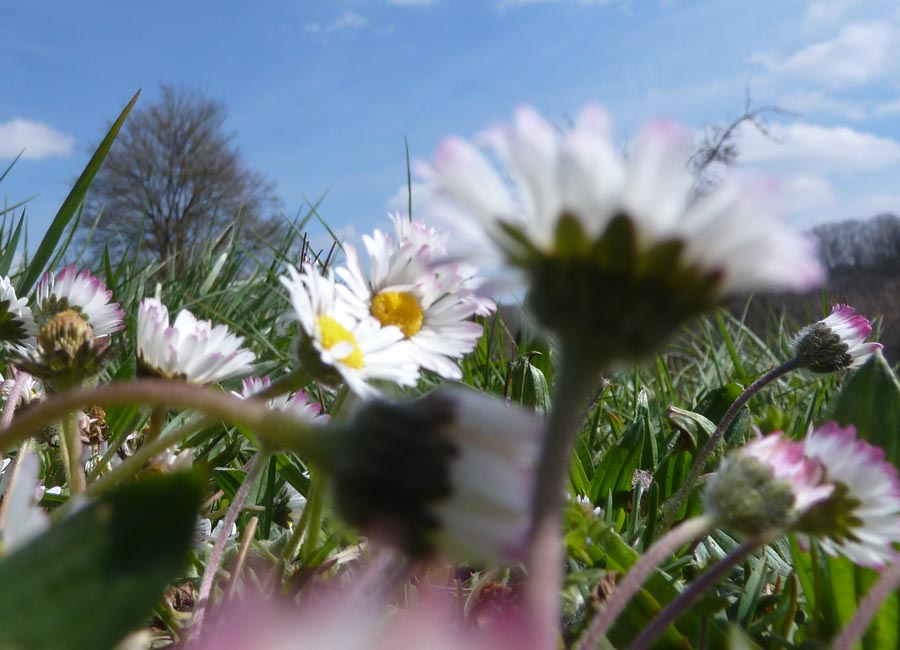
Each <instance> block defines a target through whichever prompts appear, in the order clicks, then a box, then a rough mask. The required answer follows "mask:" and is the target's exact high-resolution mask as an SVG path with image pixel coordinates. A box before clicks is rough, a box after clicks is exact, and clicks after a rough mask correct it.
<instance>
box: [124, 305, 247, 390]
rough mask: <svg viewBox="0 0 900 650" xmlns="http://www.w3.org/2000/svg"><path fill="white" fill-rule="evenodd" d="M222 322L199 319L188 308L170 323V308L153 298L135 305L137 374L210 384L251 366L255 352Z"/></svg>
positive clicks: (238, 373) (242, 372) (245, 370)
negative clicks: (136, 308)
mask: <svg viewBox="0 0 900 650" xmlns="http://www.w3.org/2000/svg"><path fill="white" fill-rule="evenodd" d="M243 342H244V339H243V337H240V336H235V335H234V334H232V333H231V331H230V330H229V329H228V327H227V326H225V325H216V326H213V324H212V323H211V322H210V321H208V320H198V319H197V317H196V316H194V315H193V314H192V313H191V312H189V311H188V310H187V309H182V310H181V311H180V312H178V316H176V318H175V322H174V323H172V324H169V310H168V309H166V306H165V305H164V304H162V303H161V302H160V301H159V300H157V299H156V298H144V299H143V300H142V301H141V304H140V305H139V306H138V316H137V361H138V370H139V373H140V374H144V375H150V376H154V377H162V378H165V379H182V380H184V381H187V382H190V383H192V384H212V383H216V382H220V381H223V380H225V379H228V378H229V377H234V376H236V375H242V374H246V373H248V372H250V371H251V370H253V361H254V360H255V359H256V355H254V354H253V352H251V351H250V350H248V349H246V348H244V347H242V344H243Z"/></svg>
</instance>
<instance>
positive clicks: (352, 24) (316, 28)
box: [306, 11, 366, 36]
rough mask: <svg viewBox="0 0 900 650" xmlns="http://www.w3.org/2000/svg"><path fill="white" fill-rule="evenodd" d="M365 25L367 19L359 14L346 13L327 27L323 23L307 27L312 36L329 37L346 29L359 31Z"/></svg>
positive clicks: (310, 24)
mask: <svg viewBox="0 0 900 650" xmlns="http://www.w3.org/2000/svg"><path fill="white" fill-rule="evenodd" d="M365 24H366V19H365V17H363V16H360V15H359V14H357V13H354V12H352V11H345V12H344V13H342V14H341V15H340V16H338V17H337V18H336V19H335V20H334V21H333V22H331V23H329V24H327V25H322V23H309V24H308V25H306V31H307V32H309V33H311V34H318V35H320V36H328V35H329V34H333V33H334V32H338V31H341V30H344V29H350V30H352V29H359V28H360V27H363V26H365Z"/></svg>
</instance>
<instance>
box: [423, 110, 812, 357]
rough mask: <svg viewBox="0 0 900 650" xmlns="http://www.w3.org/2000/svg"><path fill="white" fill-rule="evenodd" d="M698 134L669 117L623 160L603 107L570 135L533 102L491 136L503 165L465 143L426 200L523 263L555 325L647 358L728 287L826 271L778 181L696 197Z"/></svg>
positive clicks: (450, 150)
mask: <svg viewBox="0 0 900 650" xmlns="http://www.w3.org/2000/svg"><path fill="white" fill-rule="evenodd" d="M690 142H691V138H690V133H689V132H688V131H687V130H686V129H683V128H680V127H678V126H676V125H674V124H671V123H668V122H662V121H658V122H655V123H653V124H651V125H650V126H649V127H647V128H646V129H645V130H644V131H643V132H642V133H641V134H640V135H639V136H638V138H637V140H636V141H635V143H634V146H632V147H630V149H629V153H628V156H627V157H624V156H623V155H622V154H621V153H620V152H619V151H618V150H617V147H616V145H615V143H614V142H613V139H612V136H611V129H610V125H609V120H608V118H607V116H606V113H605V112H604V111H603V110H602V109H601V108H599V107H597V106H589V107H588V108H587V109H586V110H585V111H584V112H583V113H582V115H581V117H580V118H579V119H578V121H577V122H576V124H575V126H574V128H572V129H571V130H569V131H568V132H565V133H560V132H558V131H557V130H556V129H554V128H553V127H552V126H551V125H549V124H548V123H547V122H545V121H544V120H543V119H542V118H541V117H540V116H539V115H538V114H537V113H536V112H535V111H533V110H531V109H528V108H523V109H521V110H520V111H519V112H518V113H517V115H516V119H515V122H514V124H513V125H512V126H509V127H500V128H496V129H493V130H492V131H490V132H489V133H488V134H487V135H486V136H485V137H484V139H483V143H484V144H485V145H487V147H488V148H489V149H490V150H491V151H492V152H493V153H494V154H495V155H496V157H497V158H498V159H499V161H500V162H501V163H502V164H503V167H502V170H501V169H498V167H497V166H496V165H495V164H494V163H493V162H491V160H489V159H488V157H486V156H485V154H484V153H483V152H482V151H481V150H480V149H479V148H477V147H476V146H475V145H473V144H471V143H470V142H467V141H465V140H462V139H459V138H450V139H447V140H446V141H444V142H443V144H441V146H440V147H439V149H438V151H437V153H436V155H435V157H434V161H433V163H432V164H431V165H430V166H429V165H419V167H418V170H419V172H420V174H421V175H422V176H423V177H424V179H425V180H426V182H427V184H428V195H429V196H430V197H431V198H430V200H429V201H428V203H427V206H426V207H427V209H428V210H430V211H431V213H432V214H435V215H436V216H439V217H441V218H443V219H444V220H446V221H448V222H449V223H451V224H453V226H454V227H455V228H456V230H457V231H458V232H459V234H460V235H461V236H460V237H459V239H460V240H461V242H460V243H461V244H463V245H465V246H466V247H467V248H469V249H472V250H477V251H480V252H481V255H482V257H487V258H488V259H490V260H492V261H494V262H499V265H500V266H501V267H506V268H507V269H510V270H512V271H513V273H514V275H515V276H516V277H517V278H518V280H519V281H520V282H523V283H524V284H525V285H526V286H527V287H528V289H529V306H530V309H531V310H532V312H533V313H534V314H535V316H536V317H537V319H538V320H539V321H540V322H541V323H542V324H543V325H544V326H545V327H547V328H548V329H550V330H551V331H553V332H555V333H556V334H558V335H559V336H562V337H563V338H564V339H566V340H571V341H573V342H576V343H577V344H578V345H579V348H581V351H582V354H583V355H592V356H593V357H595V358H598V359H600V360H609V359H610V358H621V357H626V358H627V357H635V356H640V355H642V354H645V353H646V352H648V351H649V350H652V349H654V348H655V347H656V346H657V345H659V343H661V342H662V341H664V340H665V339H666V338H667V337H668V336H669V335H670V334H671V333H672V332H673V331H675V329H677V327H679V326H680V325H682V324H683V323H684V322H685V321H686V320H687V319H689V318H691V317H693V316H695V315H697V314H699V313H702V312H703V311H705V310H706V309H708V308H710V307H711V306H713V305H715V304H717V303H719V302H721V301H722V300H723V299H725V298H727V297H729V296H732V295H735V294H740V293H745V292H750V291H756V290H764V289H765V290H798V291H802V290H805V289H808V288H810V287H812V286H814V285H816V284H817V283H819V282H820V281H821V279H822V269H821V268H820V266H819V264H818V262H817V261H816V259H815V255H814V246H813V244H812V242H811V241H810V240H809V239H808V238H806V237H804V236H801V235H799V234H796V233H793V232H791V231H789V230H788V229H786V228H785V227H784V225H783V224H782V223H781V221H780V219H779V218H778V216H777V212H776V210H774V209H773V205H772V195H773V191H772V188H767V187H759V186H757V187H750V186H747V185H742V184H740V183H738V182H737V181H735V180H733V179H732V180H724V181H723V182H721V183H720V184H719V185H718V186H717V187H715V188H714V189H712V190H711V191H710V192H708V193H705V194H703V195H702V196H699V197H696V196H695V192H693V188H694V180H695V179H694V177H693V175H692V174H691V173H690V172H689V171H688V170H687V162H688V158H689V155H690Z"/></svg>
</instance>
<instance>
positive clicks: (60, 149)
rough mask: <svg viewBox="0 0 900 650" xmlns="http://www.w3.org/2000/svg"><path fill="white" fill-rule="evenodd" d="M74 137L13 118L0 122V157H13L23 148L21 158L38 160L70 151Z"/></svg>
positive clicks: (39, 124)
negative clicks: (23, 151)
mask: <svg viewBox="0 0 900 650" xmlns="http://www.w3.org/2000/svg"><path fill="white" fill-rule="evenodd" d="M74 146H75V138H73V137H72V136H71V135H68V134H66V133H62V132H60V131H57V130H56V129H54V128H52V127H50V126H47V125H46V124H41V123H40V122H32V121H30V120H23V119H22V118H18V117H17V118H15V119H12V120H10V121H8V122H0V158H13V157H15V156H18V155H19V152H20V151H22V150H23V149H24V150H25V153H23V154H22V158H28V159H31V160H39V159H41V158H50V157H52V156H66V155H68V154H70V153H72V148H73V147H74Z"/></svg>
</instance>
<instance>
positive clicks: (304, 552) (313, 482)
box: [288, 469, 325, 565]
mask: <svg viewBox="0 0 900 650" xmlns="http://www.w3.org/2000/svg"><path fill="white" fill-rule="evenodd" d="M324 506H325V482H324V477H323V476H322V474H321V473H320V472H317V471H315V470H313V469H310V490H309V499H307V500H306V506H304V508H303V514H304V515H305V514H306V511H307V510H308V511H309V517H307V518H306V522H305V523H306V536H305V537H304V539H303V547H302V548H301V549H300V557H301V558H303V563H304V564H305V565H308V564H309V562H310V561H311V560H312V556H313V554H314V553H315V552H316V548H317V547H318V546H319V534H320V533H321V532H322V511H323V509H324ZM297 527H298V528H299V525H298V526H297ZM288 557H293V553H291V555H290V556H288Z"/></svg>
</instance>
